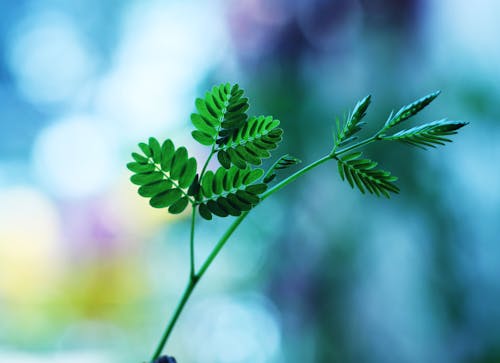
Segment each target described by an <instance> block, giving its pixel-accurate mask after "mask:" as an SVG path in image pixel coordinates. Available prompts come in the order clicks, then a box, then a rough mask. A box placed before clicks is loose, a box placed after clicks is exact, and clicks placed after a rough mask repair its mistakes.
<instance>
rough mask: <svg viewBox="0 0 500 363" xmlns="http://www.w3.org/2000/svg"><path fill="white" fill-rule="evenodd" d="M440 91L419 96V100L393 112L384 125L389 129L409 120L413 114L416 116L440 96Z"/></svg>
mask: <svg viewBox="0 0 500 363" xmlns="http://www.w3.org/2000/svg"><path fill="white" fill-rule="evenodd" d="M440 93H441V92H440V91H436V92H433V93H430V94H428V95H427V96H424V97H422V98H419V99H418V100H416V101H414V102H412V103H410V104H408V105H406V106H403V107H401V108H400V109H399V111H398V112H396V114H392V113H391V115H390V116H389V118H388V119H387V121H386V123H385V125H384V129H389V128H391V127H393V126H396V125H397V124H399V123H401V122H403V121H404V120H407V119H409V118H410V117H412V116H415V115H416V114H417V113H419V112H420V111H421V110H423V109H424V108H425V107H427V106H428V105H429V104H430V103H431V102H432V101H434V100H435V99H436V97H437V96H439V94H440Z"/></svg>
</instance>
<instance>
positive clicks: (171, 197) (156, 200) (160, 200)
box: [149, 189, 182, 208]
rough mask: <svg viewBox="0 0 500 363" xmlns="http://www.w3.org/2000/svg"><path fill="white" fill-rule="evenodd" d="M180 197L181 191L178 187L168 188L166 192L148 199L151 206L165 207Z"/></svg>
mask: <svg viewBox="0 0 500 363" xmlns="http://www.w3.org/2000/svg"><path fill="white" fill-rule="evenodd" d="M181 197H182V191H181V190H179V189H170V190H167V191H166V192H163V193H160V194H157V195H155V196H154V197H153V198H151V200H150V201H149V204H150V205H151V206H152V207H153V208H166V207H169V206H170V205H172V204H173V203H175V202H176V201H178V200H179V199H180V198H181Z"/></svg>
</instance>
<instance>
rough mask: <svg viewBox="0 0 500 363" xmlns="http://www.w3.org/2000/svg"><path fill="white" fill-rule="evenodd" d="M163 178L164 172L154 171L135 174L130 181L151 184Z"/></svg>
mask: <svg viewBox="0 0 500 363" xmlns="http://www.w3.org/2000/svg"><path fill="white" fill-rule="evenodd" d="M162 179H163V173H161V172H159V171H154V172H152V173H141V174H134V175H132V176H131V177H130V181H131V182H132V183H133V184H136V185H145V184H150V183H153V182H155V181H158V180H162Z"/></svg>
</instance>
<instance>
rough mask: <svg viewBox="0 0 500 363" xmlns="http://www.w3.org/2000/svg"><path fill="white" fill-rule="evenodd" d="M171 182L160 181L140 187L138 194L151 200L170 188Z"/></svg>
mask: <svg viewBox="0 0 500 363" xmlns="http://www.w3.org/2000/svg"><path fill="white" fill-rule="evenodd" d="M172 185H173V184H172V182H171V181H170V180H166V179H162V180H159V181H157V182H154V183H150V184H146V185H142V186H141V187H140V188H139V190H138V193H139V195H140V196H141V197H145V198H151V197H154V196H155V195H157V194H160V193H163V192H165V191H167V190H169V189H170V188H171V187H172Z"/></svg>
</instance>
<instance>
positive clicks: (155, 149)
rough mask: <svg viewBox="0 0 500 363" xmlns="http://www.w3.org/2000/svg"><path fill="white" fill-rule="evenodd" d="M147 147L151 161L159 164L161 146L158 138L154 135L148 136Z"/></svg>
mask: <svg viewBox="0 0 500 363" xmlns="http://www.w3.org/2000/svg"><path fill="white" fill-rule="evenodd" d="M149 148H150V149H151V154H152V158H153V161H154V162H155V163H156V164H159V163H160V161H161V146H160V143H159V142H158V140H156V139H155V138H154V137H150V138H149Z"/></svg>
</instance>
